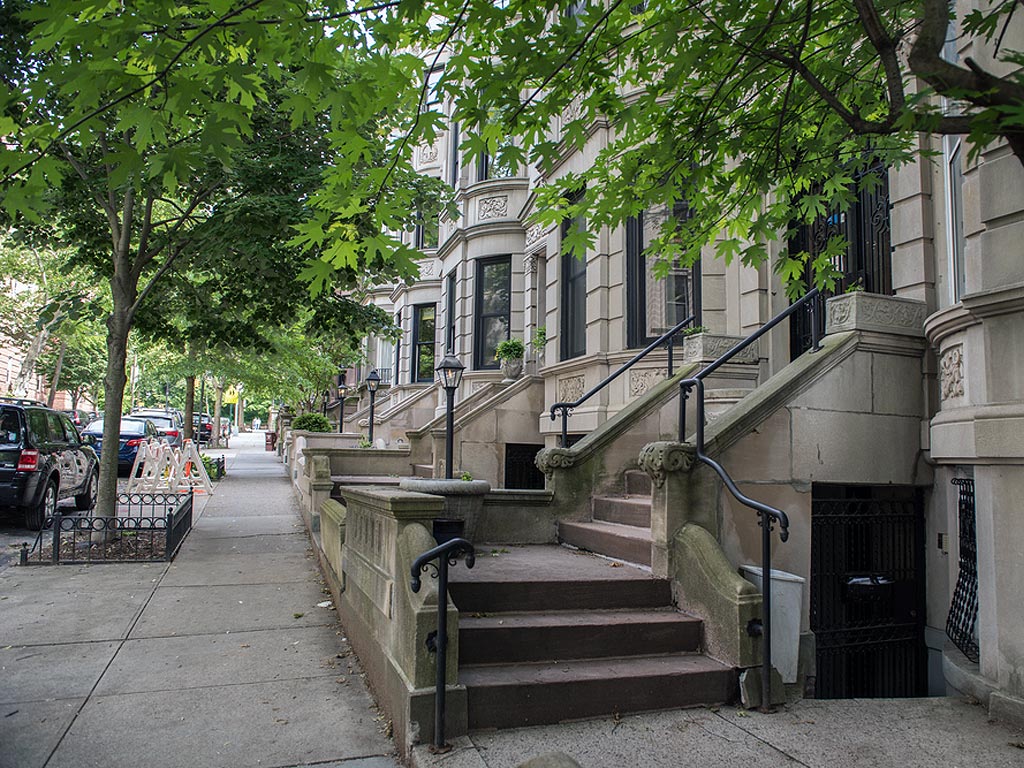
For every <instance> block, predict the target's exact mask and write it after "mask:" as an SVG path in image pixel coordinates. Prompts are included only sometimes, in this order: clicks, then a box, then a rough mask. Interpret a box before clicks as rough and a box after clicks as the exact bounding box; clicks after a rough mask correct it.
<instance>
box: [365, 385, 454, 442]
mask: <svg viewBox="0 0 1024 768" xmlns="http://www.w3.org/2000/svg"><path fill="white" fill-rule="evenodd" d="M443 400H444V397H443V392H442V390H441V388H440V387H438V386H437V384H436V383H435V384H432V385H430V386H428V387H425V388H424V389H421V390H418V391H413V392H412V393H411V394H409V395H408V396H407V397H405V398H403V399H401V400H396V399H395V397H394V396H392V398H391V403H392V407H391V408H388V409H386V410H381V409H378V408H375V409H374V413H373V416H374V426H373V442H374V443H375V444H378V445H379V443H378V441H379V440H383V441H384V444H385V445H386V446H388V447H391V448H394V447H397V446H400V445H402V444H406V443H408V440H409V439H408V437H406V432H408V431H410V430H414V429H416V428H418V427H420V426H422V425H423V424H426V423H427V422H428V421H430V420H431V419H433V418H434V415H435V412H436V409H437V408H438V406H439V405H440V404H441V403H442V402H443ZM367 417H369V411H367ZM368 423H369V419H368V418H364V419H360V420H359V422H358V424H359V427H360V429H361V430H362V431H363V434H364V435H366V434H368V429H367V427H368Z"/></svg>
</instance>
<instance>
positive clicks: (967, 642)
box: [946, 477, 980, 661]
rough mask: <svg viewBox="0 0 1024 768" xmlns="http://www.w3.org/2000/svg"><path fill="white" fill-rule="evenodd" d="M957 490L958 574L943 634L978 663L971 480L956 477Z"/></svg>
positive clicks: (972, 490) (976, 580)
mask: <svg viewBox="0 0 1024 768" xmlns="http://www.w3.org/2000/svg"><path fill="white" fill-rule="evenodd" d="M952 482H953V485H955V486H957V487H958V488H959V489H960V494H959V496H960V498H959V499H958V501H957V508H958V509H957V512H958V517H959V523H960V525H959V528H960V571H959V574H958V575H957V577H956V588H955V589H954V590H953V602H952V604H951V605H950V606H949V615H948V616H947V617H946V634H947V635H948V636H949V639H950V640H952V641H953V643H954V644H955V645H956V647H957V648H959V649H960V650H961V651H963V654H964V656H966V657H967V658H968V659H970V660H971V661H978V659H979V657H980V656H979V650H978V637H977V633H976V631H975V624H977V621H978V541H977V537H976V535H975V523H974V481H973V480H970V479H968V478H960V477H958V478H956V479H954V480H953V481H952Z"/></svg>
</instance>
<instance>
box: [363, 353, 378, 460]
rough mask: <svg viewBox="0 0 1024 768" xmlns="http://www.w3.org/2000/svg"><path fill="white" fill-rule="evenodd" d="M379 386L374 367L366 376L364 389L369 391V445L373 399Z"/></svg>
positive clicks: (371, 438)
mask: <svg viewBox="0 0 1024 768" xmlns="http://www.w3.org/2000/svg"><path fill="white" fill-rule="evenodd" d="M379 386H380V374H379V373H377V369H376V368H374V369H373V370H372V371H370V375H369V376H367V377H366V390H367V391H368V392H369V393H370V445H371V446H372V445H373V400H374V398H375V397H377V387H379Z"/></svg>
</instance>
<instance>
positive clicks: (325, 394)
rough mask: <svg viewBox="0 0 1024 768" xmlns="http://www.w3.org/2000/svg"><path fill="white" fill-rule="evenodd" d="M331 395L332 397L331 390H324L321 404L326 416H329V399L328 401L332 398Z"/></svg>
mask: <svg viewBox="0 0 1024 768" xmlns="http://www.w3.org/2000/svg"><path fill="white" fill-rule="evenodd" d="M330 397H331V390H329V389H325V390H324V401H323V405H322V406H321V408H322V409H323V413H324V418H326V417H327V401H328V399H330Z"/></svg>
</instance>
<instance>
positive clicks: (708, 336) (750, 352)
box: [683, 333, 758, 363]
mask: <svg viewBox="0 0 1024 768" xmlns="http://www.w3.org/2000/svg"><path fill="white" fill-rule="evenodd" d="M741 341H743V337H742V336H719V335H717V334H714V333H695V334H693V335H691V336H687V337H686V340H685V341H684V342H683V361H684V362H686V363H710V362H713V361H714V360H717V359H718V358H720V357H721V356H722V355H724V354H725V353H726V352H728V351H729V350H730V349H732V348H733V347H734V346H736V344H738V343H739V342H741ZM757 361H758V356H757V343H756V342H755V343H753V344H751V345H750V346H749V347H747V348H746V349H744V350H742V351H741V352H739V353H737V354H736V356H735V357H733V358H732V360H730V361H729V362H731V363H756V362H757Z"/></svg>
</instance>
